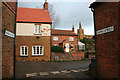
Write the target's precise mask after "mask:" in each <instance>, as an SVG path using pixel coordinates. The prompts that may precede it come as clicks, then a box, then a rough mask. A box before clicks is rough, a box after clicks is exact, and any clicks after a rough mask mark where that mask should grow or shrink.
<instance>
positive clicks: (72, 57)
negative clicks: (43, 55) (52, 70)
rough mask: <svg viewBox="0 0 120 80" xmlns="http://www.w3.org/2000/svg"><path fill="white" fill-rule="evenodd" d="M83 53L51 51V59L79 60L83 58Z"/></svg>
mask: <svg viewBox="0 0 120 80" xmlns="http://www.w3.org/2000/svg"><path fill="white" fill-rule="evenodd" d="M84 55H85V53H84V52H75V53H61V52H58V53H55V52H52V53H51V61H55V60H59V61H62V60H67V61H68V60H81V59H84Z"/></svg>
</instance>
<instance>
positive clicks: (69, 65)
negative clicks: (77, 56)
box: [16, 59, 90, 78]
mask: <svg viewBox="0 0 120 80" xmlns="http://www.w3.org/2000/svg"><path fill="white" fill-rule="evenodd" d="M89 64H90V60H88V59H87V60H83V61H73V62H16V77H17V78H24V77H33V78H90V76H89V74H88V72H87V70H88V67H89Z"/></svg>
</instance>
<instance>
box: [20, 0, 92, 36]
mask: <svg viewBox="0 0 120 80" xmlns="http://www.w3.org/2000/svg"><path fill="white" fill-rule="evenodd" d="M44 2H45V0H41V1H40V0H39V1H38V0H31V1H30V0H29V2H28V0H24V2H23V1H22V2H21V0H18V7H29V8H41V9H42V8H43V4H44ZM92 2H94V0H93V1H89V0H87V1H86V0H84V1H83V0H69V1H68V0H64V1H63V0H56V1H54V0H48V4H49V5H50V4H52V5H53V9H54V11H55V15H56V16H58V17H59V22H58V24H57V25H56V26H55V29H62V30H72V27H73V25H74V27H75V32H77V29H78V28H79V22H81V25H82V28H83V29H84V33H85V34H86V35H94V21H93V13H92V11H91V10H90V8H89V6H90V4H91V3H92Z"/></svg>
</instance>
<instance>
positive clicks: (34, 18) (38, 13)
mask: <svg viewBox="0 0 120 80" xmlns="http://www.w3.org/2000/svg"><path fill="white" fill-rule="evenodd" d="M17 22H45V23H52V21H51V18H50V15H49V12H48V11H44V10H43V9H36V8H23V7H18V8H17Z"/></svg>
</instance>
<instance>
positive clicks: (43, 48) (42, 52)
mask: <svg viewBox="0 0 120 80" xmlns="http://www.w3.org/2000/svg"><path fill="white" fill-rule="evenodd" d="M33 47H35V53H36V54H34V48H33ZM37 47H39V54H37ZM40 47H42V54H40ZM41 55H44V46H41V45H35V46H32V56H41Z"/></svg>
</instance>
